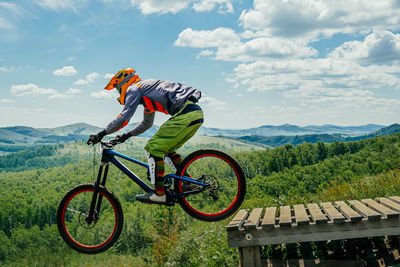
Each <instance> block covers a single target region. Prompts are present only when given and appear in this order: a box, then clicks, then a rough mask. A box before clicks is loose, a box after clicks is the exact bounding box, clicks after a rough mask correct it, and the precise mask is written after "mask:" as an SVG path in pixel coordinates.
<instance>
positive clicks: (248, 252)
mask: <svg viewBox="0 0 400 267" xmlns="http://www.w3.org/2000/svg"><path fill="white" fill-rule="evenodd" d="M239 256H240V261H239V266H240V267H247V266H249V267H261V266H262V265H261V254H260V247H258V246H257V247H243V248H239Z"/></svg>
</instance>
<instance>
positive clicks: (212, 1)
mask: <svg viewBox="0 0 400 267" xmlns="http://www.w3.org/2000/svg"><path fill="white" fill-rule="evenodd" d="M217 5H219V6H220V7H219V10H218V12H219V13H233V5H232V3H231V1H230V0H201V1H198V2H195V3H193V9H194V10H195V11H196V12H204V11H206V12H209V11H211V10H213V9H214V8H215V7H216V6H217Z"/></svg>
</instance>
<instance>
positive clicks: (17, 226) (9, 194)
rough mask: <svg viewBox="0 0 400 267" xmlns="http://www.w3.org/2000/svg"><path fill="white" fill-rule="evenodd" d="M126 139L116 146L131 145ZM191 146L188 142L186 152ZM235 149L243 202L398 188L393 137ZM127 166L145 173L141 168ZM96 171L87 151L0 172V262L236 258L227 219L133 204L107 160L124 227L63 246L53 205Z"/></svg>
mask: <svg viewBox="0 0 400 267" xmlns="http://www.w3.org/2000/svg"><path fill="white" fill-rule="evenodd" d="M201 138H203V137H201ZM208 138H210V137H208ZM213 138H214V137H212V138H211V139H208V141H209V142H210V141H211V143H209V144H208V145H210V144H214V145H219V143H214V141H217V140H219V139H218V138H216V139H213ZM143 140H145V139H143ZM200 141H201V140H200ZM228 144H229V143H228ZM74 145H76V147H75V146H74ZM132 145H134V144H126V147H121V148H122V150H124V149H127V150H132V147H131V146H132ZM199 145H200V144H199V143H195V142H194V143H192V144H191V146H192V147H188V148H187V149H189V150H192V149H194V148H196V147H198V146H199ZM205 145H207V144H205ZM68 146H73V147H70V148H69V150H68V151H69V152H78V153H81V152H79V151H80V149H81V146H80V145H79V144H68V145H65V147H68ZM82 148H83V147H82ZM228 148H229V146H228V147H224V148H223V149H228ZM65 152H66V151H65ZM11 155H12V154H11ZM32 156H33V157H32V160H37V161H38V162H40V160H41V159H42V158H41V157H42V155H37V157H36V158H35V157H34V155H32ZM233 156H234V157H235V158H236V159H237V160H238V162H239V163H240V165H241V166H242V168H243V170H244V172H245V174H246V177H247V184H248V191H247V196H246V200H245V202H244V203H243V205H242V208H254V207H260V206H279V205H293V204H296V203H301V202H307V201H313V202H317V203H318V202H321V201H324V200H329V201H332V200H337V199H339V198H341V197H343V195H344V194H352V196H354V197H357V198H367V197H368V198H374V197H377V196H385V195H388V194H389V195H396V194H400V189H399V188H400V187H399V186H398V180H399V178H400V173H399V171H398V169H399V167H400V166H399V162H400V134H390V135H387V136H379V137H374V138H370V139H365V140H361V141H350V142H335V143H332V144H324V143H318V144H311V143H304V144H299V145H297V146H296V147H294V146H293V145H289V144H287V145H285V146H281V147H277V148H274V149H264V150H257V151H242V152H235V153H233ZM49 157H51V156H49ZM98 159H99V158H98V157H97V160H98ZM210 167H213V166H210ZM134 170H135V172H136V173H137V174H138V175H139V176H143V175H145V173H144V172H143V170H140V169H138V170H136V169H134ZM94 176H95V169H93V158H90V159H88V160H81V161H79V162H76V163H70V164H67V165H65V166H59V167H51V168H47V169H44V168H42V169H32V170H29V171H19V172H6V173H0V265H4V266H31V265H32V263H33V262H35V264H36V265H37V266H42V265H45V266H60V265H63V266H66V265H71V264H72V265H81V264H89V263H90V264H91V265H99V266H114V265H115V264H116V263H121V264H122V263H124V264H126V263H127V262H128V263H130V264H132V265H133V266H154V265H158V266H179V265H182V266H216V265H221V266H233V265H237V260H238V255H237V250H236V249H230V248H228V247H227V241H226V233H225V225H226V223H227V221H228V220H229V219H228V220H225V221H222V222H218V223H206V222H200V221H196V220H194V219H192V218H191V217H189V216H188V215H187V214H185V213H184V212H183V211H182V210H181V209H180V207H179V206H175V207H173V208H167V207H161V206H151V205H143V204H140V203H137V202H135V200H134V199H135V195H136V194H138V193H140V192H141V189H140V188H139V187H138V186H136V185H135V184H133V183H132V182H131V180H130V179H129V178H127V177H125V176H124V175H122V173H121V172H120V171H118V170H117V169H116V168H114V167H111V168H110V175H109V177H110V178H109V179H108V182H107V188H109V189H110V190H111V191H112V192H113V193H114V194H115V195H116V196H117V197H118V199H119V200H120V201H121V203H122V207H123V210H124V218H125V226H124V229H123V233H122V234H121V237H120V239H119V241H118V242H117V243H116V245H115V246H113V247H112V248H111V249H110V250H109V251H107V252H106V253H104V254H100V255H93V256H90V257H88V256H87V255H80V254H77V253H75V252H74V251H71V249H69V248H68V247H67V246H66V245H65V244H64V242H63V241H62V240H61V238H60V237H59V235H58V231H57V228H56V225H55V213H56V209H57V206H58V203H59V201H60V200H61V198H62V196H63V195H64V194H65V192H66V191H67V190H69V189H70V188H72V187H73V186H75V185H77V184H79V183H88V182H92V181H93V178H94ZM364 180H365V182H363V181H364ZM262 253H263V255H269V253H271V249H270V248H268V247H265V248H263V251H262ZM282 253H284V252H283V248H282ZM89 258H90V261H89Z"/></svg>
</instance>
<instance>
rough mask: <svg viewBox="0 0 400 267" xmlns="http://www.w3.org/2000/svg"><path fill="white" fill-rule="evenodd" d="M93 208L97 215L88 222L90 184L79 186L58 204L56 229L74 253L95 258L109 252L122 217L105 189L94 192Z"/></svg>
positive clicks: (113, 197)
mask: <svg viewBox="0 0 400 267" xmlns="http://www.w3.org/2000/svg"><path fill="white" fill-rule="evenodd" d="M97 190H98V192H97V198H96V205H97V203H98V202H99V200H100V201H101V206H100V209H99V212H97V211H95V212H94V214H93V216H92V218H89V210H90V205H91V203H92V198H93V194H94V186H93V184H82V185H78V186H76V187H75V188H73V189H71V190H70V191H69V192H68V193H67V194H66V195H65V196H64V198H63V199H62V200H61V203H60V205H59V207H58V212H57V225H58V230H59V232H60V235H61V237H62V238H63V239H64V241H65V242H66V243H67V244H68V245H69V246H70V247H71V248H73V249H75V250H77V251H78V252H82V253H87V254H95V253H100V252H103V251H105V250H107V249H108V248H110V247H111V246H112V245H113V244H114V243H115V242H116V241H117V240H118V237H119V235H120V234H121V230H122V226H123V213H122V208H121V204H120V202H119V201H118V199H117V198H116V197H115V196H114V195H113V194H112V193H111V192H110V191H109V190H107V189H106V188H104V187H98V188H97Z"/></svg>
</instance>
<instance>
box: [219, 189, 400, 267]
mask: <svg viewBox="0 0 400 267" xmlns="http://www.w3.org/2000/svg"><path fill="white" fill-rule="evenodd" d="M399 215H400V197H398V196H392V197H387V198H384V197H381V198H376V199H363V200H361V201H358V200H349V201H336V202H335V203H331V202H324V203H319V204H317V203H310V204H306V205H304V204H299V205H294V206H293V207H289V206H281V207H279V208H276V207H267V208H256V209H253V210H252V211H247V210H240V211H239V212H238V213H237V214H236V216H235V217H234V218H233V219H232V221H231V222H230V223H229V224H228V225H227V226H226V230H227V234H228V245H229V246H230V247H238V248H239V251H240V255H241V262H242V263H243V262H245V263H246V262H247V263H246V264H244V265H243V266H261V265H259V260H258V258H259V246H263V245H273V244H284V243H285V244H288V243H302V242H314V241H326V240H340V239H352V238H365V237H376V236H388V235H400V218H399ZM247 259H250V260H249V261H247Z"/></svg>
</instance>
